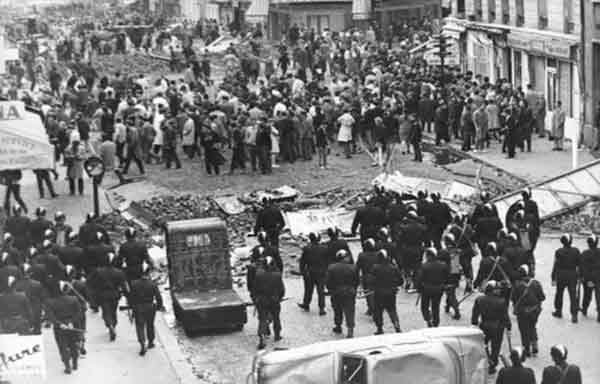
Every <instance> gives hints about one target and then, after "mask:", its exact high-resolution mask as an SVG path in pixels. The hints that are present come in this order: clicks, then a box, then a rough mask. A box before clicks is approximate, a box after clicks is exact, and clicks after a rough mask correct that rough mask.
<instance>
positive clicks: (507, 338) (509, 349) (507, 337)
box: [506, 329, 512, 353]
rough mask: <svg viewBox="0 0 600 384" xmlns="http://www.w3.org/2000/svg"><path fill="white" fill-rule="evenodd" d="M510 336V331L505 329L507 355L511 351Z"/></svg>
mask: <svg viewBox="0 0 600 384" xmlns="http://www.w3.org/2000/svg"><path fill="white" fill-rule="evenodd" d="M510 336H511V334H510V331H509V330H508V329H507V330H506V341H507V342H508V351H509V353H510V352H511V351H512V340H511V337H510Z"/></svg>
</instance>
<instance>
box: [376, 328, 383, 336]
mask: <svg viewBox="0 0 600 384" xmlns="http://www.w3.org/2000/svg"><path fill="white" fill-rule="evenodd" d="M375 334H376V335H383V328H382V327H377V331H375Z"/></svg>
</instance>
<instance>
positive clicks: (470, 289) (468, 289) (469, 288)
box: [465, 279, 473, 293]
mask: <svg viewBox="0 0 600 384" xmlns="http://www.w3.org/2000/svg"><path fill="white" fill-rule="evenodd" d="M471 292H473V280H472V279H467V285H466V286H465V293H471Z"/></svg>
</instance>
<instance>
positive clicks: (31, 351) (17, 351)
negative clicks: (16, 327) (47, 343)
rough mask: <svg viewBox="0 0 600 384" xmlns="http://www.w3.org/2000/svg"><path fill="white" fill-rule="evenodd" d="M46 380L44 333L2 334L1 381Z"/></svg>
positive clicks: (0, 354) (0, 336)
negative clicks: (24, 334)
mask: <svg viewBox="0 0 600 384" xmlns="http://www.w3.org/2000/svg"><path fill="white" fill-rule="evenodd" d="M44 380H46V360H45V358H44V342H43V339H42V335H32V336H20V335H16V334H11V335H0V381H9V382H15V383H24V382H32V383H33V382H42V381H44Z"/></svg>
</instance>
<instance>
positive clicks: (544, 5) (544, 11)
mask: <svg viewBox="0 0 600 384" xmlns="http://www.w3.org/2000/svg"><path fill="white" fill-rule="evenodd" d="M537 8H538V28H540V29H545V28H547V27H548V0H537Z"/></svg>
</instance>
